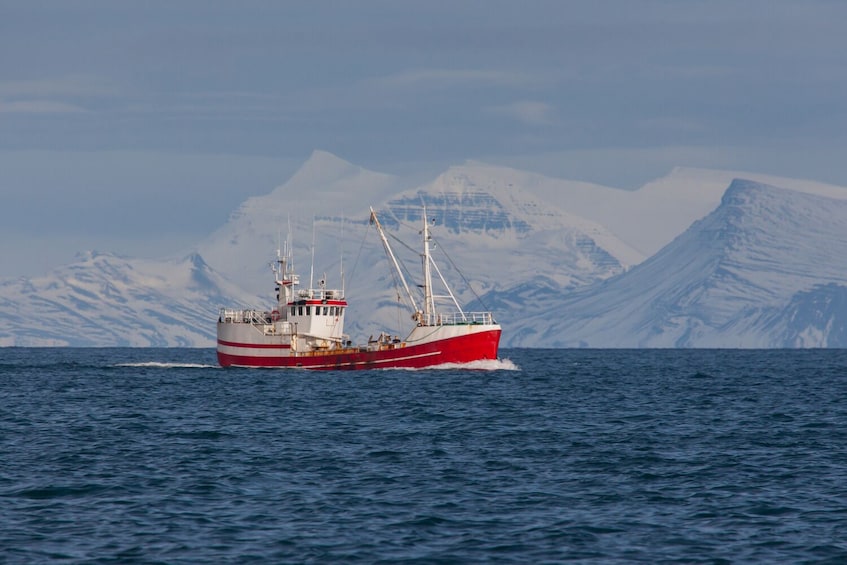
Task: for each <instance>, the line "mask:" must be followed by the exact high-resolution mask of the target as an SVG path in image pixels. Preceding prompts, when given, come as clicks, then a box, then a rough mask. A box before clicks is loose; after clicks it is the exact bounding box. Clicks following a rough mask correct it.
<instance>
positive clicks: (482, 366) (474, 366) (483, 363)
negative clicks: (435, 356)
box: [391, 359, 521, 371]
mask: <svg viewBox="0 0 847 565" xmlns="http://www.w3.org/2000/svg"><path fill="white" fill-rule="evenodd" d="M456 369H459V370H464V371H520V370H521V368H520V367H518V366H517V365H516V364H515V363H513V362H512V361H511V360H510V359H482V360H480V361H471V362H469V363H441V364H440V365H432V366H429V367H404V368H400V369H397V368H393V369H391V370H401V371H433V370H435V371H443V370H456Z"/></svg>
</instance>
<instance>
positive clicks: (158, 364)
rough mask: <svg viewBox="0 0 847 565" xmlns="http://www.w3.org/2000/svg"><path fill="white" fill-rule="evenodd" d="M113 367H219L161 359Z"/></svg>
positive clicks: (120, 364) (118, 364)
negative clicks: (166, 361) (170, 361)
mask: <svg viewBox="0 0 847 565" xmlns="http://www.w3.org/2000/svg"><path fill="white" fill-rule="evenodd" d="M112 366H113V367H146V368H152V369H220V367H219V366H218V365H207V364H205V363H165V362H162V361H144V362H141V363H117V364H115V365H112Z"/></svg>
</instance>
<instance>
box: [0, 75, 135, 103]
mask: <svg viewBox="0 0 847 565" xmlns="http://www.w3.org/2000/svg"><path fill="white" fill-rule="evenodd" d="M116 94H119V89H118V88H117V87H116V86H115V85H114V84H112V83H110V82H108V81H105V80H103V79H101V78H98V77H95V76H88V75H68V76H63V77H56V78H47V79H37V80H5V81H0V97H4V98H64V97H86V96H110V95H116Z"/></svg>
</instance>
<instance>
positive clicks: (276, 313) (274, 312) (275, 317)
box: [271, 310, 279, 322]
mask: <svg viewBox="0 0 847 565" xmlns="http://www.w3.org/2000/svg"><path fill="white" fill-rule="evenodd" d="M271 320H273V321H274V322H277V321H279V310H272V311H271Z"/></svg>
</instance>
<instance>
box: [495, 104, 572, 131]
mask: <svg viewBox="0 0 847 565" xmlns="http://www.w3.org/2000/svg"><path fill="white" fill-rule="evenodd" d="M488 111H489V112H491V113H493V114H497V115H500V116H505V117H507V118H511V119H513V120H516V121H518V122H520V123H522V124H526V125H531V126H544V125H551V124H553V122H554V114H555V110H554V108H553V107H552V106H550V105H549V104H547V103H545V102H537V101H534V100H522V101H519V102H514V103H512V104H507V105H505V106H491V107H489V108H488Z"/></svg>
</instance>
